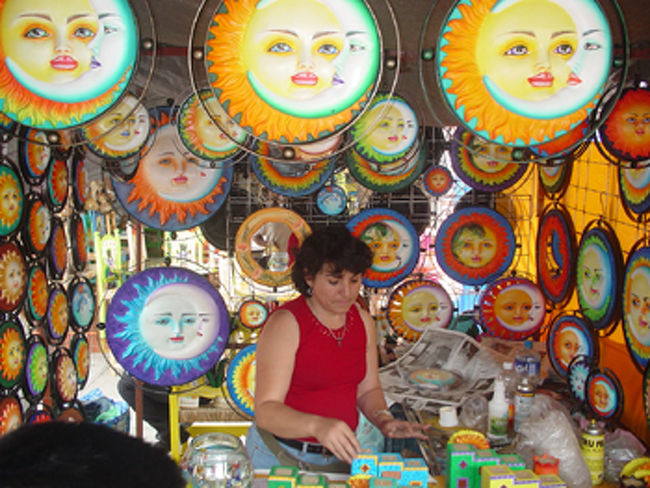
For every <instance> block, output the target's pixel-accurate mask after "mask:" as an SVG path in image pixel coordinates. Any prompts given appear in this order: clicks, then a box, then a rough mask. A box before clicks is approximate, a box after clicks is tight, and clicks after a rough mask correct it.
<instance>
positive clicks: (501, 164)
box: [449, 127, 528, 192]
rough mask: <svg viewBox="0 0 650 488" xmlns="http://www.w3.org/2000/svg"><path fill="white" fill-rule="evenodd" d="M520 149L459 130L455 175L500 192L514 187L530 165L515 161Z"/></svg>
mask: <svg viewBox="0 0 650 488" xmlns="http://www.w3.org/2000/svg"><path fill="white" fill-rule="evenodd" d="M516 151H518V150H517V149H513V148H512V147H509V146H503V145H499V144H495V143H493V142H490V141H486V140H484V139H481V138H480V137H478V136H476V135H475V134H473V133H472V132H471V131H469V130H466V129H463V128H462V127H459V128H458V129H456V131H455V132H454V136H453V138H452V140H451V147H450V149H449V155H450V156H451V163H452V168H453V170H454V173H455V174H456V175H457V176H458V178H460V179H461V180H462V181H463V182H464V183H465V184H467V185H468V186H470V187H472V188H475V189H477V190H481V191H487V192H497V191H502V190H505V189H506V188H510V187H511V186H512V185H514V184H515V183H516V182H517V181H519V180H520V179H521V177H522V176H523V175H524V173H526V170H527V169H528V164H527V163H521V162H518V161H517V160H516V159H515V154H516Z"/></svg>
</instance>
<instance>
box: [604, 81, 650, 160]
mask: <svg viewBox="0 0 650 488" xmlns="http://www.w3.org/2000/svg"><path fill="white" fill-rule="evenodd" d="M612 102H615V103H614V107H613V108H612V110H611V112H610V113H609V115H608V116H607V118H606V119H605V120H604V121H603V122H602V124H601V125H600V126H599V127H598V135H599V136H600V140H601V141H602V145H603V146H604V147H605V149H606V150H607V152H608V153H609V154H610V156H611V157H612V158H613V159H615V160H618V161H621V162H622V161H627V162H631V163H640V162H642V161H645V160H647V159H649V158H650V117H649V115H648V114H650V90H648V89H647V88H640V87H629V88H626V89H624V90H623V92H622V93H621V95H620V96H619V98H617V99H613V100H612Z"/></svg>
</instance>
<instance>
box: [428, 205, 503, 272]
mask: <svg viewBox="0 0 650 488" xmlns="http://www.w3.org/2000/svg"><path fill="white" fill-rule="evenodd" d="M435 251H436V259H437V260H438V264H440V267H441V268H442V270H443V271H444V272H445V273H446V274H447V275H449V276H450V277H451V278H453V279H454V280H456V281H458V282H460V283H463V284H466V285H482V284H485V283H487V282H489V281H491V280H493V279H495V278H497V277H498V276H500V275H501V274H502V273H504V272H505V271H506V270H507V269H508V267H509V266H510V264H512V260H513V258H514V255H515V234H514V232H513V230H512V226H511V225H510V223H509V222H508V221H507V220H506V219H505V217H503V216H502V215H501V214H500V213H498V212H496V211H495V210H492V209H489V208H486V207H465V208H462V209H460V210H457V211H455V212H454V213H453V214H451V215H450V216H449V217H447V218H446V219H445V220H444V221H443V223H442V225H441V226H440V229H439V230H438V233H437V235H436V244H435Z"/></svg>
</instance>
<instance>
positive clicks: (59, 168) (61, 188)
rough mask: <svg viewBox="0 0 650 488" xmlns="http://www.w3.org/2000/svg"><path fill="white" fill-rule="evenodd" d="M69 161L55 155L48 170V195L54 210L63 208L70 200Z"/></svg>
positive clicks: (57, 210)
mask: <svg viewBox="0 0 650 488" xmlns="http://www.w3.org/2000/svg"><path fill="white" fill-rule="evenodd" d="M69 179H70V177H69V172H68V163H67V162H66V160H65V159H61V158H59V157H55V158H54V159H53V161H52V164H50V167H49V169H48V172H47V180H46V186H47V197H48V200H49V202H50V207H51V208H52V211H53V212H55V213H56V212H60V211H61V210H63V207H64V206H65V203H66V201H67V200H68V187H69V186H70V185H69Z"/></svg>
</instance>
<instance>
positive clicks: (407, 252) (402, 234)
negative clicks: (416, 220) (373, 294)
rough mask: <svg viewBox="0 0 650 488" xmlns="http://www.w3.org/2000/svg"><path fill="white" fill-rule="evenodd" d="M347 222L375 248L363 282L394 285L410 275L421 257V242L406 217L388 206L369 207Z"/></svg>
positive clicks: (362, 238)
mask: <svg viewBox="0 0 650 488" xmlns="http://www.w3.org/2000/svg"><path fill="white" fill-rule="evenodd" d="M346 225H347V228H348V229H349V230H350V232H351V233H352V234H353V235H354V236H356V237H358V238H359V239H361V240H362V241H363V242H365V243H366V244H367V245H368V247H370V250H371V251H372V264H371V265H370V268H368V269H367V270H366V272H365V273H364V274H363V277H362V281H363V284H364V285H366V286H368V287H371V288H383V287H387V286H392V285H394V284H395V283H397V282H399V281H401V280H402V279H404V278H406V277H407V276H408V275H409V274H411V272H412V271H413V269H414V268H415V265H416V264H417V262H418V258H419V256H420V244H419V240H418V234H417V232H416V231H415V228H414V227H413V224H411V222H410V221H409V220H408V219H407V218H406V217H404V216H403V215H402V214H400V213H399V212H396V211H395V210H391V209H389V208H370V209H365V210H362V211H361V212H359V213H358V214H357V215H355V216H354V217H352V218H351V219H350V220H349V221H348V223H347V224H346Z"/></svg>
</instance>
